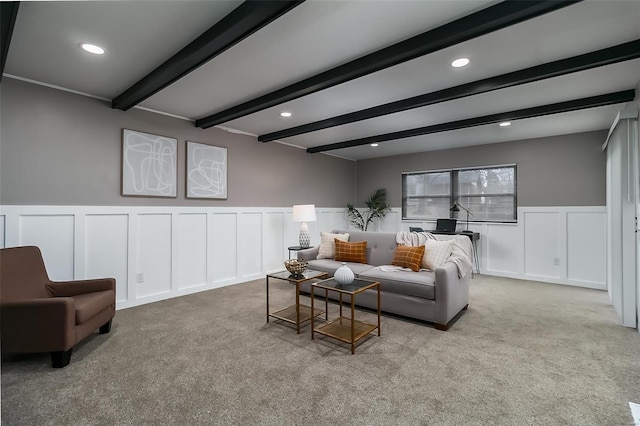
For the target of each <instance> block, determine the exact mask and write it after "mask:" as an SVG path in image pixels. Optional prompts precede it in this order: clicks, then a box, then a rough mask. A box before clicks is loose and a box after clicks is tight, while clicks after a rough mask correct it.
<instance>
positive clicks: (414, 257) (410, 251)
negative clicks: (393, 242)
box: [391, 245, 424, 272]
mask: <svg viewBox="0 0 640 426" xmlns="http://www.w3.org/2000/svg"><path fill="white" fill-rule="evenodd" d="M423 256H424V246H417V247H409V246H404V245H399V246H398V247H397V248H396V252H395V253H394V254H393V260H392V261H391V264H392V265H395V266H402V267H403V268H410V269H411V270H412V271H414V272H418V271H419V270H420V265H421V263H422V257H423Z"/></svg>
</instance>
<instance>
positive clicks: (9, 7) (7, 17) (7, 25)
mask: <svg viewBox="0 0 640 426" xmlns="http://www.w3.org/2000/svg"><path fill="white" fill-rule="evenodd" d="M19 7H20V2H19V1H8V2H2V3H0V21H1V22H0V43H1V46H0V80H1V79H2V73H3V72H4V64H5V63H6V62H7V55H8V54H9V46H10V45H11V36H12V35H13V27H14V26H15V24H16V18H17V17H18V8H19Z"/></svg>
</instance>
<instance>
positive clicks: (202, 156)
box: [186, 141, 227, 200]
mask: <svg viewBox="0 0 640 426" xmlns="http://www.w3.org/2000/svg"><path fill="white" fill-rule="evenodd" d="M186 157H187V167H186V174H187V175H186V186H187V187H186V197H187V198H205V199H215V200H226V199H227V148H224V147H220V146H214V145H207V144H203V143H199V142H191V141H187V156H186Z"/></svg>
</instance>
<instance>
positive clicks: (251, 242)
mask: <svg viewBox="0 0 640 426" xmlns="http://www.w3.org/2000/svg"><path fill="white" fill-rule="evenodd" d="M238 219H239V221H238V266H239V268H238V275H240V277H244V278H246V277H252V276H254V277H256V276H260V275H261V274H262V240H263V235H262V213H260V212H245V213H241V214H240V215H239V217H238Z"/></svg>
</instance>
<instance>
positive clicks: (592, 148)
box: [356, 130, 607, 207]
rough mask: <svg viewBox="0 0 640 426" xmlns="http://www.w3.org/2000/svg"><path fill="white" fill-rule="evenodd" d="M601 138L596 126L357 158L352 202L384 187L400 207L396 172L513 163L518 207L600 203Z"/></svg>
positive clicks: (603, 160)
mask: <svg viewBox="0 0 640 426" xmlns="http://www.w3.org/2000/svg"><path fill="white" fill-rule="evenodd" d="M606 137H607V131H606V130H602V131H596V132H587V133H577V134H571V135H564V136H553V137H547V138H539V139H529V140H522V141H515V142H506V143H497V144H490V145H480V146H473V147H467V148H457V149H448V150H442V151H430V152H423V153H420V154H412V155H399V156H395V157H386V158H376V159H371V160H364V161H359V162H358V163H357V168H358V170H357V173H356V175H357V202H358V205H363V204H364V201H365V200H366V199H367V198H369V197H370V196H371V194H372V193H373V192H374V191H375V190H376V188H379V187H384V188H386V189H387V192H388V200H389V202H390V203H391V205H392V206H394V207H400V206H401V205H402V178H401V175H402V172H410V171H421V170H437V169H447V168H457V167H474V166H492V165H498V164H513V163H516V164H517V165H518V168H517V170H518V175H517V179H518V205H519V206H522V207H535V206H604V205H606V187H605V183H606V155H605V153H604V152H602V150H601V146H602V144H603V143H604V141H605V139H606ZM398 143H402V141H399V142H398Z"/></svg>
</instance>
